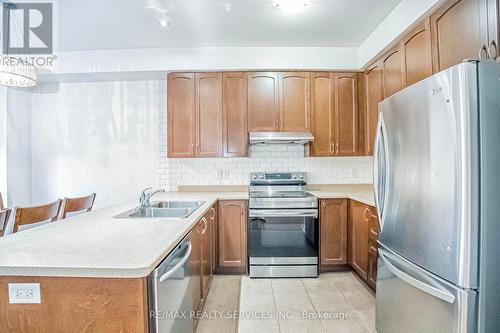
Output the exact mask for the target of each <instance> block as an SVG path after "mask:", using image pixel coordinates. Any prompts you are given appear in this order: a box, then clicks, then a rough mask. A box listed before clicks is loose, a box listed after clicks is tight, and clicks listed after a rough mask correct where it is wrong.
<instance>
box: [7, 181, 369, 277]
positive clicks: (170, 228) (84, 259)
mask: <svg viewBox="0 0 500 333" xmlns="http://www.w3.org/2000/svg"><path fill="white" fill-rule="evenodd" d="M370 189H371V187H370V186H368V185H331V186H326V187H325V186H312V187H311V189H310V192H311V193H312V194H314V195H316V196H318V197H319V198H350V199H353V200H357V201H361V202H363V203H366V204H370V205H373V194H372V191H371V190H370ZM246 199H248V192H243V191H237V192H226V191H220V192H215V191H214V192H193V191H191V192H168V193H159V194H157V195H155V196H154V197H153V199H152V202H154V201H159V200H204V201H205V203H204V204H203V205H202V206H201V207H200V208H199V209H197V210H196V211H195V212H193V213H192V214H191V215H190V216H189V217H187V218H186V219H183V220H175V219H170V218H157V219H146V218H135V219H116V218H114V217H113V216H115V215H117V214H119V213H123V212H125V211H127V210H130V209H132V208H133V207H136V206H137V202H136V201H134V202H129V203H124V204H120V205H114V206H111V207H107V208H102V209H97V210H94V211H92V212H89V213H85V214H81V215H76V216H73V217H70V218H67V219H65V220H62V221H57V222H53V223H48V224H44V225H42V226H39V227H36V228H32V229H28V230H25V231H21V232H18V233H16V234H11V235H8V236H5V237H2V238H0V276H14V275H15V276H59V277H100V278H103V277H108V278H141V277H145V276H148V275H149V274H150V273H151V272H152V271H153V270H154V268H155V267H156V266H157V265H158V264H159V263H160V262H161V261H162V260H163V258H165V257H166V256H167V255H168V254H169V253H170V251H171V250H172V249H173V248H174V247H175V246H176V245H177V244H178V242H179V241H180V240H181V239H182V238H183V237H184V236H186V235H187V234H188V233H189V231H190V230H191V228H192V227H193V226H194V225H195V224H196V222H197V221H199V219H200V218H201V217H202V216H203V215H204V214H205V213H206V212H207V211H208V210H209V209H210V207H211V206H212V205H213V204H214V203H215V202H216V201H217V200H246Z"/></svg>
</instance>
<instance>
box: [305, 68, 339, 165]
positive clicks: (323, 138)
mask: <svg viewBox="0 0 500 333" xmlns="http://www.w3.org/2000/svg"><path fill="white" fill-rule="evenodd" d="M311 75H312V78H311V132H312V134H313V135H314V142H312V143H311V151H310V155H311V156H331V155H332V154H333V150H334V147H333V144H334V142H333V141H334V138H333V117H334V98H333V93H334V82H335V80H334V78H333V74H332V73H312V74H311Z"/></svg>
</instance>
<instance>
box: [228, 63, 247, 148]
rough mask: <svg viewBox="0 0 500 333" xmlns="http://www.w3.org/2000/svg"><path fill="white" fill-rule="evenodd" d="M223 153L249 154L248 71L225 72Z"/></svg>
mask: <svg viewBox="0 0 500 333" xmlns="http://www.w3.org/2000/svg"><path fill="white" fill-rule="evenodd" d="M223 99H224V103H223V105H224V109H223V155H224V156H225V157H241V156H247V154H248V153H247V151H248V116H247V102H248V101H247V79H246V73H243V72H240V73H224V74H223Z"/></svg>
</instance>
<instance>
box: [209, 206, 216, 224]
mask: <svg viewBox="0 0 500 333" xmlns="http://www.w3.org/2000/svg"><path fill="white" fill-rule="evenodd" d="M210 211H211V212H212V217H211V218H212V221H215V209H214V207H212V208H210Z"/></svg>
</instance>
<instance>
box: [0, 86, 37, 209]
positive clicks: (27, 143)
mask: <svg viewBox="0 0 500 333" xmlns="http://www.w3.org/2000/svg"><path fill="white" fill-rule="evenodd" d="M7 108H8V111H7V131H6V133H7V190H8V193H7V204H8V205H9V206H13V205H19V206H26V205H31V203H32V197H31V171H32V163H31V128H32V127H31V125H32V122H31V121H32V118H31V98H30V94H29V93H28V92H26V91H23V90H15V89H12V88H9V89H8V90H7Z"/></svg>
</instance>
